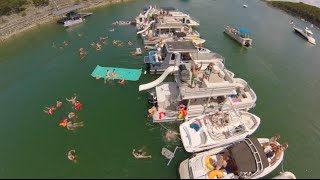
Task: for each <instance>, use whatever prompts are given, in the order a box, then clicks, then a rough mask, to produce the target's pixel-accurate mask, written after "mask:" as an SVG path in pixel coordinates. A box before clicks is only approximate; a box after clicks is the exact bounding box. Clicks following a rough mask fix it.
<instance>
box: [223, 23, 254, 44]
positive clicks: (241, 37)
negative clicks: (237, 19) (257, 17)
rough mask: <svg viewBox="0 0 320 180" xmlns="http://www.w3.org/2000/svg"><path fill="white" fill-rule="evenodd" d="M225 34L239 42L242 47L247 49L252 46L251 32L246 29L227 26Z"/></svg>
mask: <svg viewBox="0 0 320 180" xmlns="http://www.w3.org/2000/svg"><path fill="white" fill-rule="evenodd" d="M224 32H225V33H226V34H227V35H229V36H230V37H231V38H232V39H234V40H236V41H237V42H239V43H240V44H241V45H243V46H245V47H250V46H252V39H251V38H250V37H249V36H250V31H249V30H247V29H244V28H232V27H229V26H227V27H226V28H225V30H224Z"/></svg>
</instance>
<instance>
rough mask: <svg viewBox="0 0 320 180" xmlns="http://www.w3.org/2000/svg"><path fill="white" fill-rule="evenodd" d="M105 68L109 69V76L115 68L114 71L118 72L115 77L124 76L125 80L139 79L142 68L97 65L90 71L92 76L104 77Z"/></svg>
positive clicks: (120, 77)
mask: <svg viewBox="0 0 320 180" xmlns="http://www.w3.org/2000/svg"><path fill="white" fill-rule="evenodd" d="M107 70H109V71H110V76H111V77H112V75H111V74H112V71H113V70H115V72H116V73H117V74H118V75H117V77H116V78H115V79H122V78H124V79H125V80H127V81H137V80H139V78H140V76H141V73H142V69H125V68H115V67H102V66H99V65H97V66H96V68H95V69H94V70H93V72H92V73H91V76H92V77H95V78H97V77H100V78H105V77H106V73H107Z"/></svg>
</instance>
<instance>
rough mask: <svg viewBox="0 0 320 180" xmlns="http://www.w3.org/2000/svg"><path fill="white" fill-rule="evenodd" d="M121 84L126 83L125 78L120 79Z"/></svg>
mask: <svg viewBox="0 0 320 180" xmlns="http://www.w3.org/2000/svg"><path fill="white" fill-rule="evenodd" d="M118 83H119V84H124V83H126V81H125V80H124V78H121V79H120V80H119V81H118Z"/></svg>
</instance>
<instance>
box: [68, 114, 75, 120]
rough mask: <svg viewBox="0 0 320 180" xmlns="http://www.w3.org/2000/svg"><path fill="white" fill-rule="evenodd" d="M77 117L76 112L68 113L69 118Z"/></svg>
mask: <svg viewBox="0 0 320 180" xmlns="http://www.w3.org/2000/svg"><path fill="white" fill-rule="evenodd" d="M75 117H76V114H75V113H74V112H69V114H68V118H69V119H72V118H75Z"/></svg>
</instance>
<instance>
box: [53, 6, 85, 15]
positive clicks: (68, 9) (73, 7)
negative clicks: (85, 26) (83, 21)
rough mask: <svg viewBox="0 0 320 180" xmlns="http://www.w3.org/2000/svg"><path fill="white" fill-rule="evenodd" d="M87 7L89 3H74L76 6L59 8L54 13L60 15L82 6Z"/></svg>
mask: <svg viewBox="0 0 320 180" xmlns="http://www.w3.org/2000/svg"><path fill="white" fill-rule="evenodd" d="M85 7H88V5H85V4H78V5H74V6H71V7H67V8H63V9H60V10H57V11H53V12H52V13H53V14H54V15H56V16H58V15H61V14H65V13H68V12H70V11H75V10H77V9H81V8H85Z"/></svg>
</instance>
